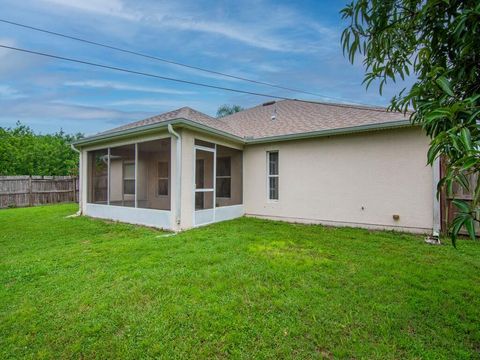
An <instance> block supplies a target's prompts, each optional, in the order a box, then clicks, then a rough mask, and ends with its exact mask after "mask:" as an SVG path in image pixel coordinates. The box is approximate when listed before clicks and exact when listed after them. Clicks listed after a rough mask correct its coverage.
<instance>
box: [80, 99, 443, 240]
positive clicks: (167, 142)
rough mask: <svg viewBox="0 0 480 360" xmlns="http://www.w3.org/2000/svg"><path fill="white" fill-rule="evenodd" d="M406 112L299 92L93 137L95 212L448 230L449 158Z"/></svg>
mask: <svg viewBox="0 0 480 360" xmlns="http://www.w3.org/2000/svg"><path fill="white" fill-rule="evenodd" d="M428 145H429V139H428V138H427V136H426V135H425V133H424V132H423V130H422V129H421V128H420V127H419V126H415V125H412V124H411V123H410V122H409V120H408V118H407V117H405V116H404V115H403V114H400V113H394V112H387V111H386V110H385V109H382V108H376V107H364V106H356V105H344V104H331V103H316V102H305V101H297V100H282V101H277V102H274V101H272V102H268V103H264V104H261V105H258V106H255V107H253V108H250V109H247V110H244V111H241V112H238V113H235V114H233V115H229V116H226V117H224V118H220V119H217V118H213V117H210V116H208V115H206V114H203V113H201V112H199V111H196V110H193V109H191V108H188V107H184V108H181V109H178V110H175V111H171V112H168V113H164V114H161V115H157V116H154V117H151V118H148V119H145V120H141V121H138V122H134V123H131V124H128V125H125V126H121V127H118V128H115V129H113V130H110V131H106V132H102V133H99V134H97V135H94V136H90V137H86V138H83V139H81V140H79V141H77V142H76V143H75V144H73V147H74V148H75V149H77V150H78V151H79V152H80V188H81V190H80V195H81V196H80V207H81V212H82V213H83V214H85V215H88V216H92V217H98V218H104V219H112V220H118V221H124V222H128V223H134V224H142V225H147V226H153V227H158V228H164V229H170V230H175V231H177V230H183V229H189V228H192V227H196V226H201V225H205V224H210V223H214V222H218V221H222V220H227V219H233V218H236V217H240V216H243V215H247V216H255V217H261V218H267V219H276V220H285V221H292V222H302V223H317V224H326V225H334V226H353V227H364V228H370V229H397V230H400V231H409V232H416V233H432V232H433V234H437V233H438V231H439V228H440V211H439V203H438V201H437V199H436V196H435V184H436V182H437V180H438V176H439V165H438V163H437V164H435V166H433V167H431V166H429V165H427V149H428Z"/></svg>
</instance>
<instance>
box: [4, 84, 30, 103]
mask: <svg viewBox="0 0 480 360" xmlns="http://www.w3.org/2000/svg"><path fill="white" fill-rule="evenodd" d="M0 97H1V98H2V99H3V100H5V99H9V100H14V99H21V98H24V97H26V95H25V94H22V93H21V92H20V91H18V90H17V89H14V88H12V87H11V86H8V85H0Z"/></svg>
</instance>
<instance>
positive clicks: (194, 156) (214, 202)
mask: <svg viewBox="0 0 480 360" xmlns="http://www.w3.org/2000/svg"><path fill="white" fill-rule="evenodd" d="M213 145H214V147H213V148H210V147H206V146H202V145H196V144H194V145H193V150H194V151H193V176H194V177H195V176H196V174H197V151H199V150H200V151H205V152H211V153H213V174H212V178H213V179H212V183H213V188H200V189H197V185H196V181H195V178H194V181H193V202H194V205H193V225H194V226H198V225H207V224H211V223H214V222H215V209H216V207H217V206H216V201H215V199H216V196H217V194H216V192H217V191H216V186H217V179H216V174H217V144H215V143H214V144H213ZM206 192H211V193H213V204H212V208H211V209H200V210H197V209H195V197H196V194H197V193H206ZM204 210H210V211H212V214H213V215H212V221H210V222H208V223H202V224H197V223H196V221H195V213H196V212H197V211H204Z"/></svg>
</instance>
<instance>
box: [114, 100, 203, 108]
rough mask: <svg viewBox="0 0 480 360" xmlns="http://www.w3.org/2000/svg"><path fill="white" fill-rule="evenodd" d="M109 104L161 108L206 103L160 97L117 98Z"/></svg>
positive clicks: (193, 105) (194, 105)
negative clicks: (162, 98)
mask: <svg viewBox="0 0 480 360" xmlns="http://www.w3.org/2000/svg"><path fill="white" fill-rule="evenodd" d="M105 105H109V106H139V107H141V106H145V107H161V108H165V107H168V108H181V107H183V106H190V107H196V106H200V105H205V102H200V101H188V102H185V101H181V100H159V99H128V100H117V101H112V102H109V103H106V104H105Z"/></svg>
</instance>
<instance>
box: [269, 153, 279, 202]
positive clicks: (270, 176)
mask: <svg viewBox="0 0 480 360" xmlns="http://www.w3.org/2000/svg"><path fill="white" fill-rule="evenodd" d="M272 153H276V154H278V164H277V167H278V174H276V175H272V174H270V154H272ZM270 178H277V179H279V178H280V154H279V151H278V150H269V151H267V201H268V202H272V203H276V202H278V201H279V199H280V187H279V188H278V189H277V193H278V196H277V199H271V198H270ZM278 184H279V185H280V181H278Z"/></svg>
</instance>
